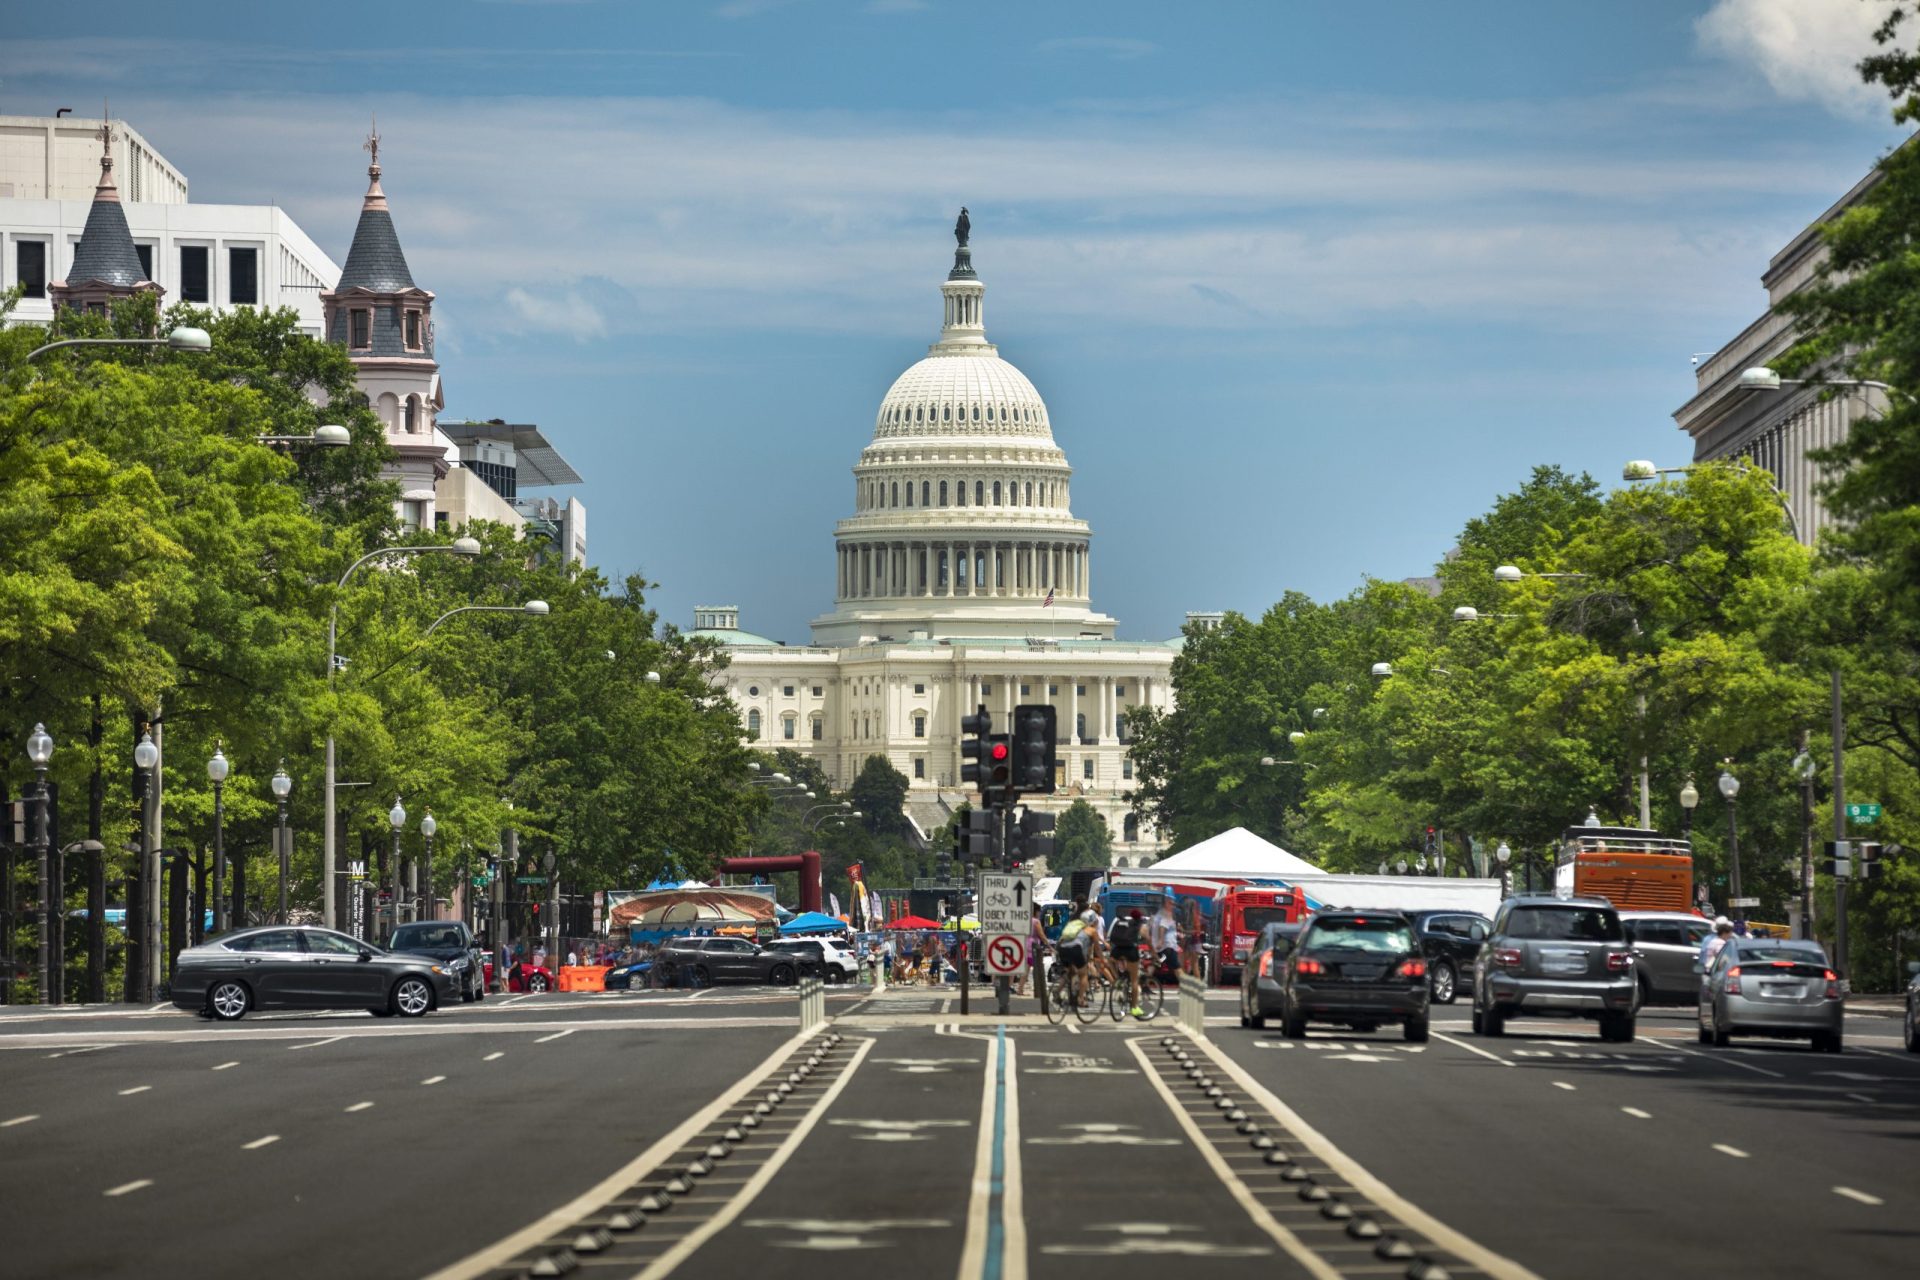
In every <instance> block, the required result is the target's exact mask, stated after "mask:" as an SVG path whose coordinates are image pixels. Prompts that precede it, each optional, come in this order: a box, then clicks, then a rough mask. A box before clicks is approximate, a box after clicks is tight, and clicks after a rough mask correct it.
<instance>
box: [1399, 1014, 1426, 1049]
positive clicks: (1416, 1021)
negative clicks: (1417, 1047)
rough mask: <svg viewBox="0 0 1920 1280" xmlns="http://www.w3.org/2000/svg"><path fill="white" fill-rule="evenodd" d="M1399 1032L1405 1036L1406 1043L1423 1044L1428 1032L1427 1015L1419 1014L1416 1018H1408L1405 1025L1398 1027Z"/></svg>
mask: <svg viewBox="0 0 1920 1280" xmlns="http://www.w3.org/2000/svg"><path fill="white" fill-rule="evenodd" d="M1400 1032H1401V1034H1402V1035H1404V1036H1405V1037H1406V1038H1407V1043H1408V1044H1425V1043H1426V1042H1427V1036H1428V1034H1429V1032H1428V1023H1427V1015H1426V1014H1421V1015H1420V1016H1419V1017H1417V1018H1408V1019H1407V1023H1406V1025H1405V1026H1404V1027H1402V1028H1400Z"/></svg>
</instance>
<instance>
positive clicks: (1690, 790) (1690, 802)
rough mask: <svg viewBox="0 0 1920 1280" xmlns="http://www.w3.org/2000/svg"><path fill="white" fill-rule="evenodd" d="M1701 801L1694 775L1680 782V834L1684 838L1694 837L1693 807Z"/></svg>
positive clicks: (1689, 775)
mask: <svg viewBox="0 0 1920 1280" xmlns="http://www.w3.org/2000/svg"><path fill="white" fill-rule="evenodd" d="M1699 803H1700V788H1698V787H1696V786H1694V785H1693V775H1692V774H1688V775H1687V780H1686V781H1685V782H1683V783H1681V784H1680V835H1681V838H1682V839H1685V840H1691V839H1693V809H1694V806H1695V805H1697V804H1699Z"/></svg>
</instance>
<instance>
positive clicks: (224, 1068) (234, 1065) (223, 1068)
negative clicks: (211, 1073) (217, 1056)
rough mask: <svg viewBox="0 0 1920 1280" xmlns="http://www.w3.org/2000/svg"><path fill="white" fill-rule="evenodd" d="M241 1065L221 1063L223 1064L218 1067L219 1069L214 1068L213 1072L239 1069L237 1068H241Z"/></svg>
mask: <svg viewBox="0 0 1920 1280" xmlns="http://www.w3.org/2000/svg"><path fill="white" fill-rule="evenodd" d="M239 1065H240V1064H239V1063H237V1062H223V1063H221V1064H220V1065H219V1066H217V1067H214V1068H213V1070H215V1071H225V1070H226V1069H227V1068H228V1067H237V1066H239Z"/></svg>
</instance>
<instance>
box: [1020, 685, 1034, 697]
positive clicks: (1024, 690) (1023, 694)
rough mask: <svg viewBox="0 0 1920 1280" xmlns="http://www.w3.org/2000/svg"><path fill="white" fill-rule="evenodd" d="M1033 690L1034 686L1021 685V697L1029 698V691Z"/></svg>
mask: <svg viewBox="0 0 1920 1280" xmlns="http://www.w3.org/2000/svg"><path fill="white" fill-rule="evenodd" d="M1031 688H1032V686H1031V685H1024V684H1023V685H1021V686H1020V696H1021V697H1023V698H1024V697H1026V696H1027V692H1028V690H1029V689H1031Z"/></svg>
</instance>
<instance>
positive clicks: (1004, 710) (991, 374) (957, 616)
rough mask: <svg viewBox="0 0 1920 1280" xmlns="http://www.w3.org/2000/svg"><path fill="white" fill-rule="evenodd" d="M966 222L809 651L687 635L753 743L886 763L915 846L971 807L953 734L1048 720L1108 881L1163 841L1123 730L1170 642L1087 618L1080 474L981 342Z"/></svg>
mask: <svg viewBox="0 0 1920 1280" xmlns="http://www.w3.org/2000/svg"><path fill="white" fill-rule="evenodd" d="M969 230H970V226H969V222H968V219H967V214H966V211H965V210H962V211H961V215H960V222H959V224H958V225H957V226H956V227H955V229H954V234H955V236H956V237H957V238H958V240H959V242H960V243H959V247H958V249H957V251H956V252H955V254H954V265H953V270H952V271H951V272H950V273H948V276H947V279H946V281H945V282H944V283H943V284H942V285H941V286H940V296H941V306H942V310H943V319H942V324H941V328H940V340H939V341H938V342H936V343H934V344H933V345H932V346H931V347H929V348H928V349H927V355H926V358H925V359H923V360H921V361H919V362H918V363H917V364H915V365H913V366H912V367H911V368H909V369H908V370H907V371H906V372H905V373H903V374H901V375H900V376H899V378H897V379H896V380H895V381H894V384H893V386H892V388H891V389H889V390H888V392H887V394H886V396H885V398H884V399H882V400H881V402H880V411H879V413H878V414H877V415H876V416H875V419H874V425H873V440H872V442H871V443H870V444H868V445H867V447H866V448H865V449H864V450H863V451H862V452H861V454H860V459H859V461H858V462H857V463H856V464H855V465H854V468H853V476H854V513H853V515H852V516H851V517H849V518H848V519H845V520H842V521H840V522H839V524H838V525H837V526H836V527H835V529H834V541H835V556H834V600H835V604H834V609H833V611H832V612H831V613H827V614H823V615H821V616H820V617H818V618H816V619H814V621H813V624H812V629H813V643H812V644H811V645H806V646H798V645H783V644H780V643H778V642H777V641H773V640H769V639H767V638H765V637H763V636H757V635H753V634H751V633H748V632H745V631H742V630H741V629H740V611H739V608H738V607H737V606H734V605H701V606H696V609H695V617H694V630H693V631H692V632H691V633H690V634H692V635H697V636H708V637H711V638H713V639H715V640H717V641H719V642H720V643H721V644H722V645H724V646H725V648H726V650H727V653H728V654H729V656H730V658H731V664H730V666H729V667H728V668H727V669H726V670H724V671H723V672H721V673H720V680H721V682H722V684H723V686H724V687H725V688H726V689H727V691H728V692H729V693H730V694H731V695H732V697H733V699H734V701H735V702H736V703H737V704H738V705H739V708H740V715H741V720H742V723H743V725H744V726H745V730H746V735H747V737H748V739H749V740H751V741H752V742H754V743H755V744H756V745H757V746H759V747H761V748H763V749H765V750H768V751H772V750H775V749H779V748H783V747H784V748H791V749H793V750H795V751H798V752H800V753H801V754H803V755H807V756H811V757H813V758H814V759H816V760H818V761H819V762H820V764H821V765H822V766H823V767H824V769H825V770H826V773H827V775H828V777H830V778H831V779H832V780H833V783H834V785H835V786H836V787H845V786H847V785H849V784H851V783H852V781H853V779H854V778H855V777H856V776H857V775H858V774H859V772H860V768H861V766H862V765H863V764H864V763H865V762H866V759H867V757H868V756H871V755H875V754H879V755H884V756H885V757H886V758H887V759H888V760H890V761H891V762H892V763H893V766H894V767H895V768H896V769H898V770H900V772H901V773H903V774H905V775H906V776H907V778H908V779H909V780H910V782H911V790H910V791H909V793H908V802H907V807H908V812H909V814H910V816H911V817H912V818H913V819H914V821H915V822H916V823H917V824H918V825H919V827H920V829H921V831H922V832H923V833H929V832H931V831H933V830H934V829H935V828H937V827H938V826H940V825H941V824H943V823H944V822H945V821H946V819H947V816H948V815H949V814H951V813H952V811H953V810H954V809H955V808H956V807H958V805H959V804H960V803H961V802H962V801H965V800H970V799H972V798H973V788H972V787H971V786H966V787H963V786H962V785H961V783H960V758H959V753H960V718H961V717H962V716H964V715H966V714H968V713H970V712H971V711H972V710H973V709H974V707H975V706H976V705H977V704H981V703H984V704H985V705H986V707H987V709H988V710H989V711H990V712H991V713H992V715H993V726H994V732H996V733H999V732H1004V731H1006V729H1007V728H1009V727H1010V722H1011V718H1012V712H1013V708H1014V707H1015V705H1017V704H1021V703H1051V704H1052V705H1053V706H1054V707H1055V708H1056V709H1057V712H1058V719H1059V725H1060V746H1059V759H1060V771H1059V776H1058V778H1057V779H1056V782H1057V787H1058V790H1057V792H1056V794H1055V795H1054V796H1053V797H1051V799H1049V798H1047V797H1035V798H1034V799H1033V801H1032V802H1031V803H1033V804H1035V805H1036V806H1044V807H1047V808H1051V809H1054V810H1056V811H1057V810H1059V809H1064V808H1065V807H1066V806H1067V805H1069V804H1071V803H1072V802H1073V801H1074V800H1075V799H1081V798H1084V799H1085V800H1086V801H1087V802H1088V803H1089V804H1091V805H1092V806H1093V807H1094V808H1095V809H1096V810H1098V811H1099V812H1100V814H1101V815H1102V816H1104V817H1105V818H1106V820H1107V825H1108V827H1109V828H1110V829H1111V831H1112V833H1113V840H1114V855H1115V860H1116V862H1124V863H1125V864H1126V865H1137V864H1138V863H1140V861H1141V860H1142V859H1143V858H1145V859H1147V860H1149V861H1150V860H1151V859H1152V858H1153V857H1154V856H1155V855H1156V854H1157V852H1158V851H1159V849H1160V848H1161V846H1162V842H1161V841H1160V840H1159V839H1158V838H1157V835H1156V833H1155V832H1154V831H1153V830H1152V828H1151V827H1150V826H1148V825H1145V824H1143V823H1141V822H1140V821H1138V820H1136V819H1135V818H1134V816H1133V815H1132V814H1131V813H1130V812H1129V811H1128V805H1127V794H1128V792H1130V791H1131V790H1132V789H1133V762H1132V760H1131V759H1130V758H1129V756H1128V741H1129V735H1128V730H1127V717H1128V715H1129V714H1131V713H1132V712H1133V711H1134V710H1135V709H1136V708H1139V707H1157V708H1162V709H1164V708H1166V707H1168V706H1169V705H1170V704H1171V701H1172V686H1171V682H1170V680H1169V675H1168V673H1169V668H1170V667H1171V665H1172V663H1173V658H1174V654H1175V653H1176V652H1177V650H1178V649H1179V646H1180V643H1181V642H1180V641H1178V640H1174V641H1149V642H1132V641H1123V640H1116V639H1115V638H1114V631H1115V626H1116V623H1115V620H1114V619H1113V618H1111V617H1109V616H1108V615H1106V614H1103V613H1099V612H1097V611H1096V610H1095V609H1094V607H1093V595H1092V581H1093V575H1092V571H1091V565H1092V561H1091V556H1090V548H1091V543H1092V537H1093V535H1092V531H1091V530H1090V529H1089V528H1088V526H1087V523H1086V521H1084V520H1078V519H1075V518H1074V515H1073V511H1072V506H1071V498H1072V486H1071V484H1070V481H1071V478H1072V475H1073V469H1072V468H1071V467H1070V466H1068V465H1067V457H1066V454H1065V453H1063V452H1062V451H1061V449H1060V447H1059V445H1057V444H1055V443H1054V439H1053V428H1052V423H1051V421H1050V419H1049V418H1048V416H1047V406H1046V403H1045V402H1044V401H1042V400H1041V398H1040V393H1039V392H1038V391H1036V390H1034V387H1033V384H1032V383H1031V382H1029V381H1028V380H1027V377H1026V375H1025V374H1023V373H1021V372H1020V370H1018V369H1016V368H1014V367H1013V365H1011V364H1009V363H1007V362H1006V361H1005V360H1002V359H1001V358H1000V355H999V352H998V351H997V350H996V349H995V347H994V345H993V344H992V343H990V342H988V341H987V335H986V324H985V306H984V304H985V295H986V286H985V285H984V284H982V283H981V282H980V279H979V277H978V276H977V275H975V273H974V270H973V264H972V252H971V250H970V248H969V247H968V243H967V239H968V232H969Z"/></svg>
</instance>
